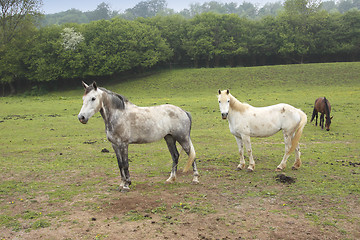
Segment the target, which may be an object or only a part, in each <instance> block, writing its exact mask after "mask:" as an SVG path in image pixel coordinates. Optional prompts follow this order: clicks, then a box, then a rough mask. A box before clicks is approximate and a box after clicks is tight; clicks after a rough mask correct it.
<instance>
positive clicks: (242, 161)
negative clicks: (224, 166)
mask: <svg viewBox="0 0 360 240" xmlns="http://www.w3.org/2000/svg"><path fill="white" fill-rule="evenodd" d="M235 139H236V143H237V145H238V148H239V154H240V163H239V165H238V166H237V169H238V170H242V169H244V168H245V159H244V144H243V141H242V138H241V136H240V137H238V136H235Z"/></svg>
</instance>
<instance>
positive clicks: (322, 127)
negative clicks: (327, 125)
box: [320, 113, 324, 129]
mask: <svg viewBox="0 0 360 240" xmlns="http://www.w3.org/2000/svg"><path fill="white" fill-rule="evenodd" d="M320 127H321V129H324V114H323V113H322V114H321V115H320Z"/></svg>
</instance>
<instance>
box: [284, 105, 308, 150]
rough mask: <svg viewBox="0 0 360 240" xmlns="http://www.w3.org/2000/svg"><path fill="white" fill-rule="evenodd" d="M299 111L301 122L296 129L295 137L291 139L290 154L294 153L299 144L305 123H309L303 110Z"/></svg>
mask: <svg viewBox="0 0 360 240" xmlns="http://www.w3.org/2000/svg"><path fill="white" fill-rule="evenodd" d="M299 112H300V123H299V125H298V127H297V129H296V131H295V135H294V137H293V139H292V140H291V148H290V150H289V152H288V154H290V153H292V152H293V151H294V150H295V148H296V147H297V145H298V144H299V141H300V137H301V135H302V132H303V130H304V127H305V124H306V123H307V116H306V114H305V113H304V112H303V111H301V110H299Z"/></svg>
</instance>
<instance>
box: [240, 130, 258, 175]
mask: <svg viewBox="0 0 360 240" xmlns="http://www.w3.org/2000/svg"><path fill="white" fill-rule="evenodd" d="M241 137H242V139H243V141H244V145H245V148H246V151H247V153H248V155H249V167H248V168H247V170H248V171H249V172H252V171H254V170H255V161H254V158H253V155H252V149H251V142H250V136H247V135H242V136H241Z"/></svg>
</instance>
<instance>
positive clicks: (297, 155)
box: [291, 144, 301, 170]
mask: <svg viewBox="0 0 360 240" xmlns="http://www.w3.org/2000/svg"><path fill="white" fill-rule="evenodd" d="M300 156H301V153H300V145H299V144H298V145H297V147H296V148H295V162H294V165H293V166H292V168H291V169H292V170H298V169H299V168H300V166H301V159H300Z"/></svg>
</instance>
